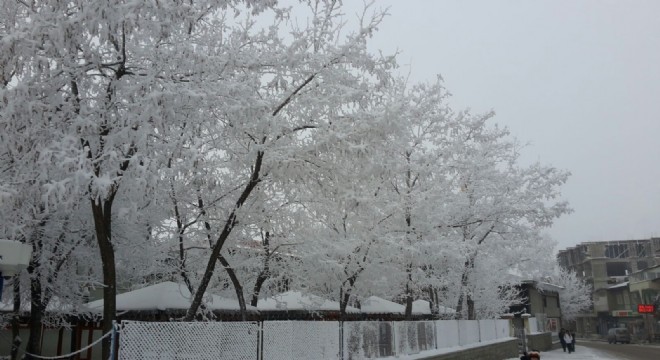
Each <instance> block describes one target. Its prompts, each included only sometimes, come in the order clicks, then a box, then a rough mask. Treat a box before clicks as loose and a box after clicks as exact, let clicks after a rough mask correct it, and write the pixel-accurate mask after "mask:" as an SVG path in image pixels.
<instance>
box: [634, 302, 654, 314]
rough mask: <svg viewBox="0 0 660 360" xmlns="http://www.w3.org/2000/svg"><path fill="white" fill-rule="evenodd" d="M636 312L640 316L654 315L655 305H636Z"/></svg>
mask: <svg viewBox="0 0 660 360" xmlns="http://www.w3.org/2000/svg"><path fill="white" fill-rule="evenodd" d="M637 312H638V313H640V314H653V313H655V305H653V304H638V305H637Z"/></svg>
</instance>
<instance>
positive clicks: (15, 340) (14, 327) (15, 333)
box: [11, 274, 21, 360]
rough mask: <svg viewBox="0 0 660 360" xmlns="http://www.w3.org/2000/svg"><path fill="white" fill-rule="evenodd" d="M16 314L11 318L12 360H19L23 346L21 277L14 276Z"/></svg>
mask: <svg viewBox="0 0 660 360" xmlns="http://www.w3.org/2000/svg"><path fill="white" fill-rule="evenodd" d="M13 286H14V313H13V315H12V318H11V338H12V347H11V360H16V359H18V349H19V347H20V346H21V337H20V332H19V329H20V326H21V276H20V275H18V274H17V275H14V284H13Z"/></svg>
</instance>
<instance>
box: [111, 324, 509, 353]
mask: <svg viewBox="0 0 660 360" xmlns="http://www.w3.org/2000/svg"><path fill="white" fill-rule="evenodd" d="M509 336H510V334H509V322H508V320H437V321H351V322H337V321H263V322H140V321H123V322H122V323H121V329H120V333H119V359H120V360H134V359H166V360H203V359H213V360H215V359H239V360H242V359H250V360H254V359H257V360H263V359H269V360H270V359H273V360H279V359H283V360H288V359H305V358H306V359H351V360H355V359H373V358H380V357H388V356H400V355H411V354H417V353H420V352H423V351H427V350H434V349H442V348H448V347H454V346H465V345H471V344H477V343H479V342H484V341H492V340H497V339H504V338H508V337H509Z"/></svg>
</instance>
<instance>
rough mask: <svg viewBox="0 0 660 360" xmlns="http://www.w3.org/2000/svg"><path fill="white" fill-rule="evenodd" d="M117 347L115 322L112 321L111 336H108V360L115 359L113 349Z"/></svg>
mask: <svg viewBox="0 0 660 360" xmlns="http://www.w3.org/2000/svg"><path fill="white" fill-rule="evenodd" d="M116 347H117V320H112V335H110V358H109V360H115V359H117V357H116V355H118V354H115V349H116Z"/></svg>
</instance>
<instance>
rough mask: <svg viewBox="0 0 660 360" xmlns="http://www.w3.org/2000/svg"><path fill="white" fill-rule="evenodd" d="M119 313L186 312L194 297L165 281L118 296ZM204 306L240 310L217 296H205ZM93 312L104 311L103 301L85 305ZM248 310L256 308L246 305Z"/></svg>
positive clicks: (180, 286) (235, 303)
mask: <svg viewBox="0 0 660 360" xmlns="http://www.w3.org/2000/svg"><path fill="white" fill-rule="evenodd" d="M116 299H117V311H136V310H186V309H188V308H189V307H190V303H191V301H192V295H191V294H190V291H189V290H188V288H187V287H186V286H185V285H183V284H177V283H174V282H171V281H165V282H162V283H158V284H155V285H150V286H147V287H143V288H141V289H137V290H133V291H129V292H125V293H122V294H118V295H117V298H116ZM204 304H205V305H206V307H207V308H208V309H209V310H235V311H238V310H240V306H239V304H238V301H236V300H233V299H227V298H223V297H220V296H217V295H211V296H205V297H204ZM85 306H86V307H87V308H88V309H89V310H91V311H102V310H103V299H101V300H96V301H92V302H89V303H87V304H85ZM246 306H247V309H248V310H255V308H254V307H252V306H250V305H246Z"/></svg>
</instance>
